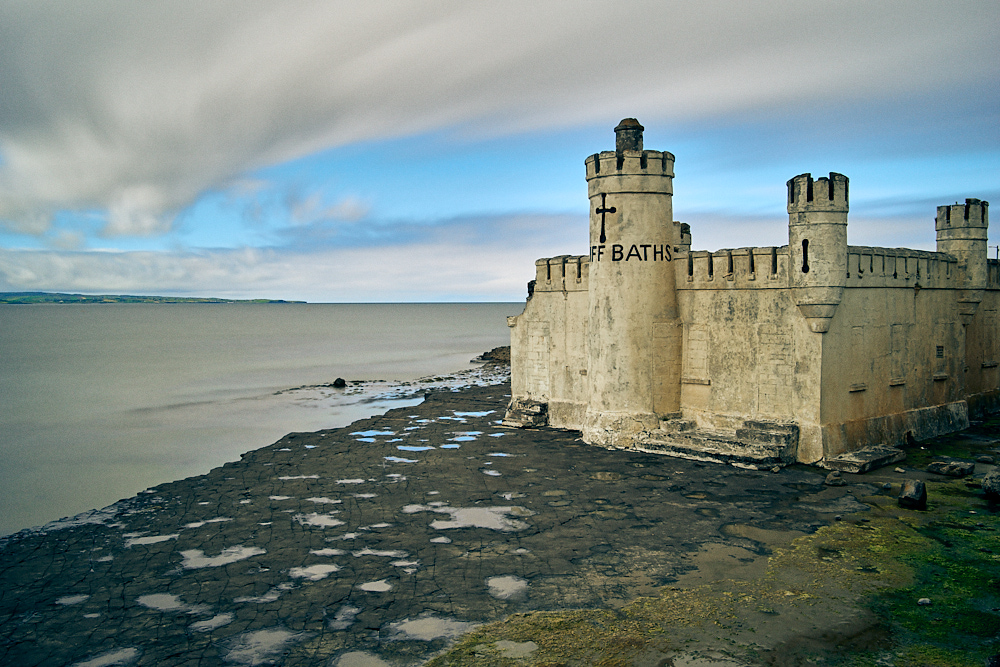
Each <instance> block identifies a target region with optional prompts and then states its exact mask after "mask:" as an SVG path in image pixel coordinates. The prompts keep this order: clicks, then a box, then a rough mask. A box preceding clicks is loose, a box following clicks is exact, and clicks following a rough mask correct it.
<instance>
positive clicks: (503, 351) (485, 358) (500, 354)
mask: <svg viewBox="0 0 1000 667" xmlns="http://www.w3.org/2000/svg"><path fill="white" fill-rule="evenodd" d="M472 361H474V362H485V363H488V364H507V365H509V364H510V345H504V346H501V347H495V348H493V349H492V350H490V351H489V352H483V353H482V354H481V355H479V356H478V357H476V358H475V359H473V360H472Z"/></svg>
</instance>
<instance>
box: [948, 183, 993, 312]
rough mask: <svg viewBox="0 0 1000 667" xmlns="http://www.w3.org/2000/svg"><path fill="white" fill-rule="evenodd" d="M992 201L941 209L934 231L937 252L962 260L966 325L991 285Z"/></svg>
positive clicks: (960, 270)
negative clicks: (989, 246) (989, 269)
mask: <svg viewBox="0 0 1000 667" xmlns="http://www.w3.org/2000/svg"><path fill="white" fill-rule="evenodd" d="M989 206H990V203H989V202H985V201H980V200H979V199H966V200H965V204H958V203H956V204H953V205H951V206H938V207H937V219H936V220H935V223H934V229H935V230H936V231H937V250H938V252H946V253H949V254H951V255H954V256H955V259H957V260H958V274H959V280H960V281H961V283H962V289H961V290H960V292H959V295H958V301H959V314H960V315H961V318H962V324H968V323H969V322H971V321H972V316H973V315H975V314H976V309H977V308H978V307H979V303H980V302H981V301H982V300H983V290H984V289H985V288H986V282H987V247H986V244H987V240H986V238H987V236H986V235H987V231H988V228H989Z"/></svg>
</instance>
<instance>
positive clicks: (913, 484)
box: [897, 479, 927, 510]
mask: <svg viewBox="0 0 1000 667" xmlns="http://www.w3.org/2000/svg"><path fill="white" fill-rule="evenodd" d="M897 502H898V503H899V506H900V507H902V508H905V509H910V510H925V509H927V487H926V486H925V485H924V483H923V482H922V481H921V480H919V479H908V480H906V481H904V482H903V488H902V489H900V491H899V498H898V499H897Z"/></svg>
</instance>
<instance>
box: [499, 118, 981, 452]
mask: <svg viewBox="0 0 1000 667" xmlns="http://www.w3.org/2000/svg"><path fill="white" fill-rule="evenodd" d="M642 131H643V127H642V126H641V125H640V124H639V123H638V122H637V121H636V120H635V119H632V118H629V119H625V120H623V121H622V122H621V123H620V124H619V125H618V127H616V128H615V134H616V146H615V150H614V151H604V152H601V153H597V154H594V155H591V156H590V157H588V158H587V159H586V160H585V165H586V178H587V184H588V194H589V198H590V248H589V253H588V254H587V255H582V256H573V255H563V256H559V257H551V258H547V259H540V260H538V261H537V262H535V270H536V275H535V279H534V280H533V281H532V282H531V283H529V296H528V301H527V303H526V305H525V308H524V312H523V313H522V314H520V315H518V316H516V317H511V318H509V319H508V324H509V326H510V328H511V357H512V364H511V372H512V377H511V384H512V399H511V404H510V407H509V408H508V411H507V415H506V417H505V421H506V423H507V424H508V425H512V426H533V425H541V424H548V425H551V426H554V427H559V428H567V429H575V430H580V431H582V433H583V439H584V440H585V441H586V442H589V443H592V444H598V445H603V446H607V447H621V448H637V449H641V450H645V451H656V452H662V453H667V454H673V455H678V456H686V457H693V458H700V459H705V460H716V461H728V462H732V463H735V464H737V465H749V466H752V467H761V466H772V465H782V464H786V463H790V462H793V461H799V462H804V463H821V464H822V463H827V462H831V461H832V460H834V459H836V458H837V457H842V455H845V454H847V455H850V454H851V453H852V452H857V451H858V450H866V449H870V448H872V447H877V446H890V447H891V446H894V445H899V444H902V443H904V442H905V441H907V440H908V439H922V438H927V437H931V436H934V435H937V434H940V433H944V432H949V431H954V430H959V429H962V428H964V427H966V426H968V423H969V417H970V414H971V415H975V414H977V413H981V412H986V411H989V410H992V409H993V408H994V407H995V406H997V404H998V403H1000V368H998V361H1000V350H998V347H997V308H998V306H1000V265H998V262H997V261H996V260H991V259H988V257H987V221H988V216H987V207H988V203H987V202H984V201H979V200H977V199H966V200H965V203H964V204H955V205H949V206H939V207H938V209H937V219H936V230H937V251H936V252H926V251H921V250H910V249H905V248H872V247H861V246H849V245H848V244H847V212H848V179H847V177H846V176H843V175H842V174H836V173H831V174H830V175H829V176H828V177H824V178H817V179H813V178H812V176H811V175H810V174H802V175H799V176H796V177H795V178H793V179H791V180H790V181H788V202H787V204H788V244H787V245H782V246H768V247H757V248H734V249H731V250H719V251H716V252H705V251H694V250H691V233H690V230H689V228H688V226H687V225H685V224H681V223H679V222H677V221H675V220H674V219H673V210H672V196H673V175H674V156H673V155H671V154H670V153H667V152H660V151H652V150H644V149H643V145H642Z"/></svg>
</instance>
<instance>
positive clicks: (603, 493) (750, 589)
mask: <svg viewBox="0 0 1000 667" xmlns="http://www.w3.org/2000/svg"><path fill="white" fill-rule="evenodd" d="M508 394H509V384H500V385H485V386H479V387H471V388H467V389H464V390H461V391H451V390H449V391H439V392H431V393H430V395H429V396H428V397H427V398H426V400H424V401H423V402H422V403H421V404H419V405H416V406H410V407H403V408H398V409H393V410H390V411H389V412H387V413H386V414H384V415H379V416H374V417H370V418H368V419H364V420H360V421H357V422H355V423H354V424H352V425H350V426H348V427H345V428H339V429H329V430H325V431H317V432H313V433H291V434H288V435H287V436H285V437H284V438H282V439H281V440H279V441H277V442H275V443H273V444H271V445H268V446H266V447H263V448H260V449H256V450H252V451H250V452H247V453H246V454H244V456H243V457H242V458H241V460H240V461H236V462H232V463H227V464H225V465H223V466H221V467H219V468H216V469H214V470H212V471H210V472H209V473H207V474H204V475H198V476H195V477H191V478H188V479H185V480H178V481H176V482H170V483H167V484H161V485H158V486H156V487H153V488H152V489H148V490H147V491H146V492H144V493H141V494H138V495H137V496H135V497H133V498H130V499H126V500H123V501H121V502H120V503H116V504H115V505H112V506H111V507H109V508H105V510H101V511H102V512H104V514H102V515H101V516H99V517H98V516H95V517H94V519H95V521H94V522H92V523H81V524H78V525H73V526H66V527H62V528H54V529H52V530H50V531H48V532H35V533H32V532H27V533H25V532H23V531H22V532H21V533H16V534H14V535H12V536H8V539H6V540H4V541H2V542H0V577H2V579H0V584H2V585H0V659H2V660H3V661H4V662H7V663H10V664H18V665H26V666H27V665H33V664H65V665H72V664H88V661H90V662H89V664H91V665H98V664H101V665H147V664H148V665H182V664H191V663H193V662H198V663H199V664H201V665H213V664H218V665H223V664H228V665H232V664H237V665H239V664H247V665H250V664H271V663H274V664H283V665H289V666H293V665H332V666H335V667H349V666H350V665H393V666H397V665H414V664H420V663H422V662H423V661H425V660H428V659H434V660H435V661H436V662H433V663H432V664H435V665H438V664H440V665H445V664H462V665H466V664H470V665H471V664H483V665H487V664H489V665H492V664H501V663H502V661H503V660H504V659H507V660H516V661H520V663H519V664H533V663H535V662H537V664H559V661H560V660H561V661H562V663H563V664H596V662H597V659H596V658H595V659H594V661H593V662H588V661H589V660H590V658H586V655H591V654H587V653H586V651H593V650H596V649H595V647H594V640H595V639H597V638H604V639H607V638H608V637H609V636H610V637H612V638H617V639H615V640H614V641H617V642H619V643H618V644H615V643H614V642H611V643H606V642H605V645H604V646H603V650H605V651H606V652H607V651H611V653H610V656H615V655H619V654H620V655H633V656H635V658H636V659H639V658H641V657H642V656H643V655H647V657H648V656H651V655H653V654H654V652H655V654H656V655H660V656H661V658H657V662H649V663H648V664H671V663H669V662H667V663H663V662H662V660H674V663H673V664H686V663H684V659H685V658H684V656H685V655H688V656H696V655H700V653H699V651H702V652H704V651H715V652H716V653H715V654H716V658H714V660H716V663H715V664H719V665H722V664H724V661H726V660H728V661H729V662H728V663H725V664H727V665H729V666H730V667H732V666H733V665H739V664H751V663H745V662H741V661H740V660H741V657H740V656H744V657H745V650H744V649H740V646H744V645H749V644H748V643H747V642H749V641H750V639H748V638H750V637H751V635H752V634H753V633H750V629H753V628H756V627H760V628H761V631H762V632H764V633H765V634H766V633H771V635H770V636H765V637H763V638H762V637H761V636H759V635H758V636H755V637H754V638H753V641H755V642H757V645H759V646H761V647H762V648H761V649H760V650H771V651H773V650H776V646H777V645H778V644H780V642H781V641H788V640H791V639H794V637H795V636H800V635H801V636H807V635H809V632H812V631H813V629H815V627H816V626H817V625H825V626H827V629H829V628H839V629H840V630H838V631H836V632H832V631H831V632H832V634H831V632H828V633H827V635H829V636H831V637H833V639H834V640H836V641H834V640H831V639H829V638H828V639H827V640H825V641H826V644H823V641H824V640H822V639H820V640H817V641H820V647H821V649H822V650H825V649H823V647H826V648H829V647H834V646H839V644H837V642H843V640H844V636H846V635H845V633H846V634H847V635H850V633H851V632H855V633H857V632H862V633H863V632H867V631H868V629H870V628H873V627H879V625H878V622H877V621H878V619H877V618H872V617H870V616H868V615H866V614H862V613H861V612H862V611H863V609H864V607H863V604H862V602H863V598H864V594H866V593H864V591H862V592H861V593H859V592H858V590H853V591H852V590H845V589H841V588H837V587H836V586H833V585H831V586H827V587H826V588H825V589H824V588H817V589H808V587H803V586H802V585H800V588H799V589H797V590H798V592H795V593H794V594H793V595H792V596H785V595H784V593H782V594H781V595H775V596H772V597H773V598H774V599H773V600H772V599H771V598H768V597H767V596H762V594H761V591H762V588H761V586H762V585H763V584H762V582H763V583H766V582H768V581H777V579H775V578H774V577H775V574H774V571H773V570H774V565H772V564H777V565H781V564H782V563H784V570H785V573H786V574H787V572H791V571H793V569H795V568H798V569H799V571H802V572H805V573H807V574H808V573H809V572H814V573H819V574H824V575H825V576H830V577H832V576H834V575H836V574H837V573H838V572H841V570H837V569H836V567H834V566H838V567H839V565H840V564H841V563H839V562H838V560H837V558H836V557H831V558H832V560H824V558H822V557H820V558H817V556H816V555H817V553H819V552H818V551H817V549H819V547H818V546H817V545H826V546H825V547H824V548H826V549H828V550H831V551H828V552H821V553H834V551H836V549H837V547H836V541H837V540H838V539H844V536H845V535H847V534H848V533H849V532H850V531H854V530H858V531H860V530H866V528H864V526H870V525H873V524H874V525H876V526H879V527H880V530H881V529H882V528H881V527H882V526H883V523H882V522H883V521H890V519H891V516H890V515H893V513H895V514H897V515H898V514H900V512H901V511H900V510H896V509H893V508H894V506H895V495H894V494H895V492H896V491H898V489H894V490H893V491H884V490H881V489H880V487H879V486H877V485H876V483H875V482H877V481H878V480H879V479H881V478H883V477H887V478H888V479H896V480H898V479H899V477H900V475H899V474H898V473H893V472H892V470H891V469H888V470H885V469H883V471H876V472H875V473H868V474H866V475H857V476H855V475H846V474H845V475H844V478H845V479H846V480H847V481H848V484H846V485H844V486H837V487H831V486H826V485H824V484H823V481H824V478H825V471H819V470H816V469H811V468H805V467H803V466H793V467H791V468H786V469H784V470H782V471H781V472H779V473H772V472H759V471H744V470H739V469H736V468H733V467H731V466H722V465H716V464H705V463H698V462H692V461H682V460H678V459H670V458H668V457H663V456H656V455H651V454H642V453H634V452H625V451H611V450H604V449H600V448H596V447H591V446H589V445H586V444H584V443H582V442H580V441H579V439H578V434H576V433H573V432H566V431H555V430H550V429H542V430H537V431H534V430H511V429H505V428H501V427H500V426H499V425H498V424H497V423H496V422H497V421H498V420H499V419H500V418H501V417H502V409H503V406H505V405H506V401H507V395H508ZM925 476H926V475H925ZM948 488H950V487H948ZM941 489H944V487H943V486H942V487H941ZM939 491H940V490H939V489H937V487H935V495H934V496H933V497H939V495H940V494H939ZM973 495H974V494H973ZM970 497H971V496H970ZM969 502H974V500H970V501H969ZM838 516H839V517H841V519H842V520H840V521H838V520H837V517H838ZM908 516H909V517H910V519H911V520H912V517H913V514H912V513H911V514H910V515H908ZM917 516H918V517H920V518H921V519H922V520H927V521H929V520H930V519H931V517H930V514H927V515H917ZM969 516H971V515H969ZM98 519H99V520H98ZM865 519H869V520H868V521H865ZM980 519H981V520H982V522H986V525H988V526H993V525H994V524H995V523H996V520H995V518H994V515H993V514H989V515H988V516H987V514H986V513H982V515H981V517H980ZM885 525H888V524H885ZM884 530H888V528H885V529H884ZM838 531H839V532H838ZM810 545H811V546H810ZM782 554H791V555H789V556H782ZM796 554H798V556H797V558H798V560H796V558H794V557H793V556H795V555H796ZM782 557H784V558H785V560H784V561H782V560H781V558H782ZM830 563H832V565H830ZM769 566H770V569H769ZM816 567H819V568H820V569H819V570H816ZM824 568H825V569H824ZM848 569H849V568H848ZM844 571H847V570H844ZM851 571H853V570H851ZM863 574H864V573H863ZM890 574H891V573H890ZM858 576H860V575H858ZM866 576H867V575H866ZM886 576H888V575H886ZM769 577H770V578H769ZM903 579H905V577H901V578H900V577H897V579H894V580H893V581H895V582H896V583H899V582H900V581H903ZM741 582H742V583H741ZM848 583H850V582H848ZM800 584H801V582H800ZM782 585H783V586H787V585H788V584H787V582H783V583H782ZM858 585H859V586H861V584H858ZM865 586H867V584H865ZM861 588H862V589H864V590H869V589H865V588H864V586H862V587H861ZM869 588H870V587H869ZM727 590H728V591H729V592H730V595H729V596H728V597H727V596H726V595H724V593H725V592H726V591H727ZM778 590H788V589H787V588H786V589H779V588H773V591H772V592H773V593H777V591H778ZM859 590H860V589H859ZM871 590H875V589H874V588H871ZM699 591H701V593H699ZM713 591H714V593H713V595H714V597H713V596H712V595H708V593H710V592H713ZM734 591H735V592H739V593H741V594H742V595H745V596H746V595H757V596H758V598H754V600H758V599H759V600H764V599H765V598H766V600H771V602H768V604H770V605H771V606H770V607H769V608H764V609H762V608H761V607H762V605H763V604H764V603H763V602H756V601H755V602H754V604H752V605H751V604H744V605H739V604H736V605H735V606H734V605H733V602H734V600H738V599H739V598H734V597H732V594H733V593H734ZM810 595H812V596H813V597H812V598H810V597H809V596H810ZM816 596H824V597H816ZM789 597H790V598H791V599H788V598H789ZM664 601H666V604H667V605H668V607H670V608H674V609H688V610H691V614H693V615H691V616H690V619H688V621H686V622H685V623H682V624H680V625H676V627H675V626H669V623H675V624H676V623H678V622H679V621H678V620H677V618H676V614H675V615H674V616H670V615H669V614H668V615H661V616H659V617H656V616H655V615H646V616H642V615H641V614H640V613H639V612H640V611H642V610H647V611H648V610H649V609H656V608H658V607H657V605H662V604H664ZM817 601H820V602H823V604H820V605H817ZM830 601H833V602H830ZM721 602H725V603H726V604H727V605H728V607H727V606H725V605H723V606H721V607H720V606H719V605H720V604H721ZM744 607H745V608H744ZM574 609H575V610H579V611H564V610H574ZM720 610H721V611H720ZM803 610H811V611H810V613H809V614H803ZM694 611H697V612H698V613H697V614H695V613H694ZM793 612H794V613H793ZM795 614H798V615H797V616H796V615H795ZM858 618H860V619H861V620H862V621H863V622H861V626H860V627H858V626H857V624H855V625H850V624H847V625H844V623H845V622H846V621H847V620H849V619H858ZM651 619H658V620H656V622H657V623H660V624H661V625H660V627H661V629H660V630H656V629H655V628H654V624H652V621H651ZM671 619H673V621H671ZM727 619H728V620H727ZM734 619H735V620H734ZM720 620H721V621H722V622H723V623H724V625H726V627H728V628H729V629H728V630H725V631H724V632H722V631H720V630H719V629H718V627H717V626H714V625H713V621H720ZM869 621H870V622H869ZM594 623H596V624H597V625H594ZM664 623H666V624H668V626H669V627H675V630H676V628H686V629H684V632H680V631H676V634H670V633H667V634H666V635H664V632H663V627H667V626H664V625H663V624H664ZM733 623H738V624H739V628H742V630H738V629H734V628H735V627H736V626H733ZM776 623H777V624H778V625H777V626H776V625H775V624H776ZM483 624H485V625H483ZM581 624H584V625H583V626H581ZM587 624H589V625H587ZM699 624H700V625H699ZM696 625H697V627H695V626H696ZM584 626H585V627H590V628H591V630H589V631H587V632H588V633H589V634H588V635H587V636H586V637H585V639H586V641H582V640H581V639H580V638H579V637H578V636H577V635H574V632H577V631H578V630H579V628H581V627H584ZM779 626H780V631H778V630H777V629H776V628H778V627H779ZM713 627H715V628H716V629H715V631H714V635H713V631H712V628H713ZM602 628H603V630H602ZM604 630H608V631H609V632H611V634H610V635H608V634H602V633H604ZM560 633H562V634H560ZM741 633H742V634H741ZM796 633H798V634H796ZM876 634H877V633H876ZM574 637H576V639H573V638H574ZM726 637H728V638H732V639H733V641H731V642H730V641H723V638H726ZM680 638H683V639H684V642H681V643H680V644H678V643H677V641H678V640H679V639H680ZM771 639H773V640H774V641H770V640H771ZM882 640H884V637H882V636H881V635H879V636H874V637H873V638H872V639H871V642H870V643H871V644H872V645H875V644H878V642H879V641H882ZM456 641H457V642H458V643H457V644H454V642H456ZM602 641H603V640H602ZM769 641H770V643H771V644H773V645H772V646H770V648H767V647H766V646H765V645H767V644H768V642H769ZM685 642H686V643H685ZM741 642H742V643H741ZM532 644H534V646H535V647H534V648H532ZM778 648H780V646H779V647H778ZM685 651H686V653H685ZM740 651H744V653H741V652H740ZM518 652H520V653H518ZM793 652H794V651H793ZM522 654H523V657H520V658H518V657H515V656H516V655H522ZM435 655H437V656H438V657H437V658H435V657H434V656H435ZM574 655H575V656H576V658H574V657H573V656H574ZM706 655H707V654H706ZM553 656H555V657H553ZM559 656H564V657H563V658H560V657H559ZM671 656H673V657H671ZM605 657H608V654H607V653H606V654H605ZM609 659H610V658H609ZM650 659H651V658H650ZM691 659H692V660H693V659H694V658H691ZM581 660H583V661H582V662H581ZM630 660H631V658H630ZM498 661H499V662H498ZM545 661H548V662H545ZM689 662H690V660H689ZM505 664H515V663H510V662H508V663H505ZM608 664H612V663H608ZM615 664H618V663H615ZM620 664H647V663H645V662H634V663H633V662H621V663H620ZM956 664H961V663H956Z"/></svg>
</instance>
